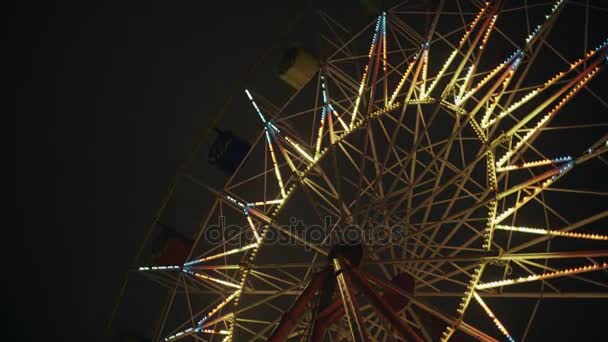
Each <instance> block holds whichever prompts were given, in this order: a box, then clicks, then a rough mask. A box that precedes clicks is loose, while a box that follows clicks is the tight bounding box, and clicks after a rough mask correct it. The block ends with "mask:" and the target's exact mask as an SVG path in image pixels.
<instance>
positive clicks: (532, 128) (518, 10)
mask: <svg viewBox="0 0 608 342" xmlns="http://www.w3.org/2000/svg"><path fill="white" fill-rule="evenodd" d="M410 5H411V2H406V3H405V4H402V5H398V6H395V7H393V8H391V9H390V10H388V11H387V12H383V13H381V14H380V15H379V16H378V17H377V18H376V19H375V20H374V21H373V22H372V23H371V24H370V25H368V26H367V27H365V28H364V29H363V30H361V31H360V32H358V33H356V34H350V33H349V32H348V31H347V30H346V29H344V28H343V27H342V26H341V25H339V24H338V23H337V22H336V21H335V20H334V19H332V18H330V17H329V16H328V15H326V14H324V13H321V14H320V16H321V19H322V20H323V21H324V22H325V23H327V25H328V27H329V33H328V35H323V36H322V37H323V39H324V40H325V42H326V43H327V45H329V46H331V47H332V48H333V53H331V54H330V55H329V56H327V57H326V58H324V62H323V63H322V67H321V70H320V71H319V72H318V77H317V78H316V79H315V80H314V81H312V82H311V83H310V84H309V85H307V86H306V87H305V88H304V89H302V90H300V91H297V92H295V93H294V94H293V96H291V97H290V98H289V99H288V100H287V101H285V103H283V104H282V105H280V106H277V105H274V104H272V103H271V102H270V101H268V100H267V99H265V98H263V97H262V96H261V95H260V94H259V93H257V92H255V91H253V90H245V96H246V97H244V99H248V100H249V102H250V103H251V107H252V110H251V111H252V114H253V115H257V116H259V119H260V127H261V132H260V134H259V135H258V136H257V138H256V140H255V142H254V143H253V147H252V149H251V150H250V151H249V154H248V157H247V159H245V160H244V161H243V162H242V164H241V166H240V167H239V170H238V171H237V172H236V173H235V175H234V176H232V177H231V178H230V179H229V180H228V181H227V182H226V184H225V186H224V187H223V188H222V189H219V190H216V189H214V188H212V187H210V186H208V185H207V184H206V183H205V182H204V181H203V180H201V179H200V178H198V177H197V176H196V175H194V174H187V175H186V176H185V178H186V179H188V180H189V182H190V183H191V184H192V185H193V186H195V187H199V186H200V187H202V188H203V191H208V192H209V193H211V194H212V195H213V196H214V197H215V200H214V204H213V205H212V206H211V208H210V210H209V213H208V215H206V216H205V218H204V219H203V221H202V222H201V224H200V227H201V228H200V230H199V233H198V235H197V238H196V241H195V243H194V247H193V250H192V252H191V255H190V257H189V258H188V261H187V262H185V263H184V264H179V265H159V266H149V265H141V266H139V267H138V269H137V272H139V273H141V274H142V275H144V276H146V277H149V278H150V279H151V280H153V281H155V282H157V283H159V284H160V285H162V286H164V287H166V288H167V289H168V290H169V296H168V301H167V303H166V305H165V307H164V308H163V311H162V315H161V319H160V323H159V324H158V328H157V330H156V337H157V339H159V340H162V339H164V340H166V341H174V340H179V339H184V338H190V339H193V340H200V341H230V340H264V339H270V340H272V341H279V340H287V339H290V340H310V339H312V340H320V339H323V338H325V339H328V340H332V341H333V340H341V339H346V340H354V341H364V340H380V341H386V340H393V339H394V340H408V341H409V340H414V341H421V340H440V341H447V340H450V339H451V338H453V339H454V340H457V339H464V340H467V339H476V340H481V341H496V340H498V339H499V338H506V339H508V340H510V341H514V340H525V339H526V337H527V335H528V334H529V331H530V330H531V329H532V328H533V322H534V319H535V316H536V312H537V309H538V306H539V303H540V301H541V299H543V300H552V299H554V300H562V299H568V298H569V299H573V300H574V299H576V300H591V301H593V300H606V299H607V298H608V283H607V282H606V278H605V274H606V270H607V269H608V248H607V247H608V245H607V244H606V242H607V241H608V235H607V234H606V233H605V231H602V229H601V228H602V227H603V226H605V224H606V223H607V222H608V217H607V216H608V210H607V208H606V196H607V195H608V189H606V186H605V185H606V184H605V183H606V181H605V174H606V167H607V166H608V162H607V161H606V159H605V157H604V154H605V153H606V151H607V150H608V134H607V133H606V127H607V126H608V125H607V124H606V121H605V120H606V113H607V109H608V104H607V103H606V100H605V99H604V98H602V96H601V95H602V94H601V93H598V92H597V91H595V90H594V89H595V87H599V86H601V82H603V83H604V84H605V83H606V78H605V76H599V75H601V73H602V70H603V69H604V68H606V64H607V62H608V57H607V56H608V39H606V37H607V36H606V33H607V32H603V33H602V32H599V34H603V36H598V32H590V30H589V29H588V22H589V15H590V14H589V12H590V9H591V10H594V11H595V13H596V14H597V15H600V16H601V15H603V16H604V17H605V18H608V15H606V14H608V11H607V10H606V9H605V8H601V7H597V6H594V5H590V4H589V2H584V1H563V0H558V1H553V2H547V3H545V2H543V3H535V4H533V3H532V2H530V3H528V1H523V2H522V3H521V4H516V2H511V1H509V2H506V1H493V2H481V1H477V0H475V1H472V2H466V3H465V2H462V1H447V2H446V1H439V2H438V4H437V7H436V8H435V9H433V10H432V11H427V10H424V9H422V10H421V9H420V8H417V7H415V6H414V7H411V6H410ZM566 12H568V13H566ZM577 13H579V14H580V15H582V16H584V18H585V19H584V20H580V21H578V25H579V26H580V30H581V32H582V35H581V39H580V41H581V44H582V45H583V46H581V47H580V49H584V51H583V52H580V53H572V51H570V50H568V51H566V52H567V53H566V52H564V51H565V50H564V48H563V47H561V48H560V47H559V46H558V43H555V44H554V43H553V41H554V40H556V39H555V38H556V37H555V35H554V34H552V30H554V29H555V28H556V27H557V26H558V25H561V24H562V23H563V22H564V21H565V20H567V18H568V16H570V15H576V14H577ZM408 16H425V17H428V18H430V21H429V22H428V24H427V25H426V27H425V31H423V32H421V30H420V28H415V27H412V24H411V21H408V20H405V19H404V18H406V17H408ZM515 16H520V17H519V18H525V25H522V27H517V28H515V29H514V28H513V27H512V26H513V25H511V26H509V25H507V23H508V22H507V23H505V27H504V28H503V27H501V20H503V18H504V20H511V19H512V18H515ZM564 18H566V19H564ZM444 22H445V24H444ZM568 27H570V26H568ZM511 31H513V32H511ZM517 32H519V33H522V32H523V34H522V35H521V37H515V36H514V34H516V33H517ZM560 32H561V31H560ZM558 34H559V33H558ZM368 35H369V36H370V37H368ZM598 37H599V38H598ZM369 38H371V45H369V50H367V54H364V55H360V54H356V53H355V51H356V47H357V46H360V45H361V41H363V40H365V41H368V42H369V40H368V39H369ZM557 38H559V36H558V37H557ZM593 40H595V44H596V45H592V44H590V43H589V41H593ZM556 44H557V45H556ZM503 51H509V52H507V53H503ZM566 55H578V56H577V57H575V58H574V59H573V60H572V61H569V60H568V58H567V57H566ZM497 56H501V57H500V59H499V60H498V62H497V58H499V57H497ZM545 61H546V62H545ZM549 72H550V73H549ZM601 77H604V78H603V79H602V78H601ZM579 93H580V94H581V95H580V96H575V95H577V94H579ZM604 94H605V93H604ZM579 98H580V99H579ZM302 99H304V100H302ZM302 101H305V102H308V103H312V104H311V105H310V106H309V107H308V108H303V107H302V105H301V103H302ZM581 101H585V102H591V103H593V105H591V106H588V107H584V105H583V102H581ZM575 106H576V107H575ZM577 107H578V108H586V110H588V108H595V109H596V110H597V111H598V112H600V113H603V117H602V115H599V116H598V115H591V114H589V115H588V114H587V113H583V112H580V111H577V110H576V108H577ZM583 116H585V117H588V118H589V120H586V118H585V117H583ZM561 117H566V118H567V119H561ZM568 117H569V119H568ZM598 118H599V119H598ZM590 120H591V121H590ZM601 120H604V121H601ZM572 132H583V133H577V134H578V135H576V134H575V135H573V133H572ZM573 136H576V137H577V138H576V139H570V138H569V137H573ZM552 141H553V142H555V143H552ZM556 141H559V143H557V142H556ZM579 169H580V174H582V176H576V174H577V173H579V171H578V170H579ZM585 180H586V181H587V183H584V181H585ZM602 181H603V184H602ZM598 198H599V200H598ZM574 201H578V203H574ZM583 202H585V203H587V202H588V203H592V202H593V203H599V206H598V205H589V206H586V205H583V204H581V203H583ZM598 208H599V209H598ZM220 216H221V217H223V218H225V220H226V222H228V221H230V222H240V223H241V225H242V229H240V230H239V231H238V232H237V233H235V234H233V235H232V236H231V237H229V238H228V237H224V238H223V240H222V241H221V243H219V244H217V245H211V244H210V243H209V242H208V241H205V236H206V235H205V231H206V229H207V228H208V227H209V226H210V223H212V222H214V220H215V219H216V218H217V217H220ZM290 218H298V220H300V219H301V220H305V221H306V223H307V224H314V225H317V227H318V226H322V227H323V229H322V230H321V232H322V238H321V239H314V238H311V236H310V234H309V233H310V232H311V231H312V229H311V228H306V229H304V231H302V232H299V231H294V230H293V229H291V227H290V226H289V224H290V223H293V222H291V221H290ZM328 218H329V219H328ZM328 222H329V224H328ZM222 224H225V223H221V224H220V225H222ZM353 226H354V227H363V226H366V227H371V232H372V235H373V233H374V232H378V231H380V230H381V229H385V230H386V227H389V228H390V229H389V230H386V231H387V232H388V233H389V235H390V236H389V239H388V240H387V239H382V238H381V239H380V240H381V241H382V243H380V242H379V241H376V240H373V241H366V243H364V244H363V246H364V257H363V260H362V261H361V265H360V266H359V267H355V266H354V265H351V263H350V262H349V260H347V259H345V258H344V257H342V256H335V255H334V256H330V249H331V246H333V245H334V244H335V243H336V241H339V242H340V243H345V239H346V238H345V236H346V237H347V236H348V234H349V229H351V230H352V227H353ZM349 227H351V228H349ZM394 227H398V228H397V229H395V228H394ZM273 236H274V237H276V236H281V237H283V239H282V240H280V241H278V242H277V239H273V238H272V237H273ZM395 236H397V237H398V238H399V239H397V240H393V238H395ZM384 237H386V236H384ZM374 238H375V237H374ZM287 240H289V241H288V242H287V243H286V242H285V241H287ZM281 241H283V243H281ZM358 241H360V240H358ZM395 241H396V242H395ZM328 256H329V257H330V258H329V259H328V260H326V259H325V258H326V257H328ZM403 273H407V274H408V275H409V276H411V277H412V279H413V281H414V282H415V290H413V291H410V292H408V291H405V290H404V289H403V288H400V287H398V286H395V285H394V284H392V283H391V282H390V281H388V280H389V279H392V278H393V277H394V276H395V275H398V274H403ZM387 291H393V292H394V293H397V294H399V295H400V296H401V297H403V298H407V301H406V302H407V303H406V304H405V305H404V306H403V307H402V308H398V309H395V307H393V306H392V305H391V304H390V302H389V301H387V299H386V293H387ZM383 293H384V294H383ZM324 296H325V297H324ZM179 297H183V298H185V299H186V300H185V301H182V303H181V304H179V303H178V302H177V301H176V298H179ZM520 299H521V300H525V301H526V303H527V304H526V305H528V306H526V311H525V312H524V310H522V313H521V314H520V313H518V314H513V313H505V310H503V309H502V308H501V306H503V305H504V303H506V302H507V301H513V300H520ZM176 311H180V312H182V313H183V312H186V313H187V314H186V316H187V318H186V319H184V320H182V323H181V324H176V325H174V326H171V327H169V326H167V322H171V324H173V323H175V322H176V321H177V319H172V318H170V316H171V315H172V314H173V313H174V312H176ZM582 314H584V313H582ZM178 317H179V316H178ZM429 317H431V318H432V319H433V320H435V321H437V322H441V324H442V330H441V331H438V332H435V331H432V330H433V329H430V328H429V326H428V322H429V319H431V318H429ZM425 322H426V323H425ZM497 336H500V337H497Z"/></svg>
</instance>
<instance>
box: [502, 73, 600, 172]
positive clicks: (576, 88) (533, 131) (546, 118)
mask: <svg viewBox="0 0 608 342" xmlns="http://www.w3.org/2000/svg"><path fill="white" fill-rule="evenodd" d="M599 70H600V68H599V67H595V68H594V69H593V70H591V72H589V73H588V74H587V75H586V76H585V77H584V78H583V79H582V80H580V81H579V82H578V83H577V84H576V85H575V86H574V87H573V88H572V89H571V90H570V91H569V92H568V94H567V95H566V96H564V97H563V98H562V99H561V100H560V101H559V102H558V103H557V105H555V107H553V109H551V111H550V112H549V113H547V114H546V115H545V116H544V117H543V118H542V119H541V120H540V121H538V123H537V124H536V126H534V128H533V129H531V130H530V131H528V133H526V135H525V136H524V137H523V138H521V140H519V142H518V143H517V144H516V145H515V147H513V148H512V149H510V150H509V151H507V153H505V154H504V155H503V156H502V157H501V158H500V159H499V160H498V161H497V162H496V166H497V167H501V166H502V165H503V164H504V163H505V162H506V161H507V160H508V159H509V158H510V157H511V156H513V155H514V154H515V152H517V151H518V150H519V149H520V148H521V147H522V146H524V144H525V143H526V142H527V141H528V140H529V139H530V138H531V137H532V136H533V135H535V134H536V133H537V132H538V131H539V130H540V129H541V128H542V127H543V126H545V124H547V123H548V122H549V120H550V119H551V118H553V117H554V116H555V115H556V114H557V112H558V111H559V110H560V109H561V108H562V107H563V106H564V105H565V104H566V103H568V101H570V99H572V97H573V96H574V95H575V94H576V93H577V92H578V91H579V90H580V89H581V88H582V87H583V86H584V85H585V84H587V82H589V81H590V80H591V79H592V78H593V76H595V75H596V74H597V73H598V72H599ZM531 114H532V113H531ZM518 126H520V125H519V124H518V125H517V126H516V127H518ZM516 127H514V128H516ZM512 130H513V129H511V130H510V131H509V132H508V133H507V135H511V134H512V132H511V131H512Z"/></svg>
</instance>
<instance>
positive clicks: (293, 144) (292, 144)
mask: <svg viewBox="0 0 608 342" xmlns="http://www.w3.org/2000/svg"><path fill="white" fill-rule="evenodd" d="M284 138H285V140H287V142H288V143H290V144H291V146H293V147H294V148H295V149H296V150H297V151H298V152H300V154H301V155H302V157H304V158H306V159H307V160H308V161H309V162H311V163H314V161H315V160H314V159H313V158H312V157H311V156H310V155H309V154H308V153H307V152H306V151H304V149H302V147H300V145H299V144H298V143H296V142H295V141H293V140H291V139H290V138H289V137H288V136H284Z"/></svg>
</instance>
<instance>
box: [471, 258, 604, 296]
mask: <svg viewBox="0 0 608 342" xmlns="http://www.w3.org/2000/svg"><path fill="white" fill-rule="evenodd" d="M607 268H608V262H604V263H601V264H592V265H587V266H581V267H575V268H567V269H564V270H557V271H553V272H545V273H541V274H532V275H529V276H526V277H519V278H513V279H505V280H498V281H491V282H488V283H482V284H478V285H477V286H476V287H475V288H476V289H477V290H485V289H491V288H495V287H502V286H508V285H513V284H521V283H528V282H532V281H536V280H544V279H551V278H559V277H563V276H567V275H573V274H579V273H585V272H591V271H597V270H604V269H607Z"/></svg>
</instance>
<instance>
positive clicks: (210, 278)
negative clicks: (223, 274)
mask: <svg viewBox="0 0 608 342" xmlns="http://www.w3.org/2000/svg"><path fill="white" fill-rule="evenodd" d="M184 272H186V273H188V274H191V275H193V276H195V277H197V278H201V279H205V280H209V281H212V282H214V283H218V284H221V285H224V286H228V287H232V288H235V289H240V286H239V285H238V284H234V283H231V282H229V281H226V280H222V279H218V278H214V277H210V276H208V275H206V274H202V273H197V272H192V271H188V270H184Z"/></svg>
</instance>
